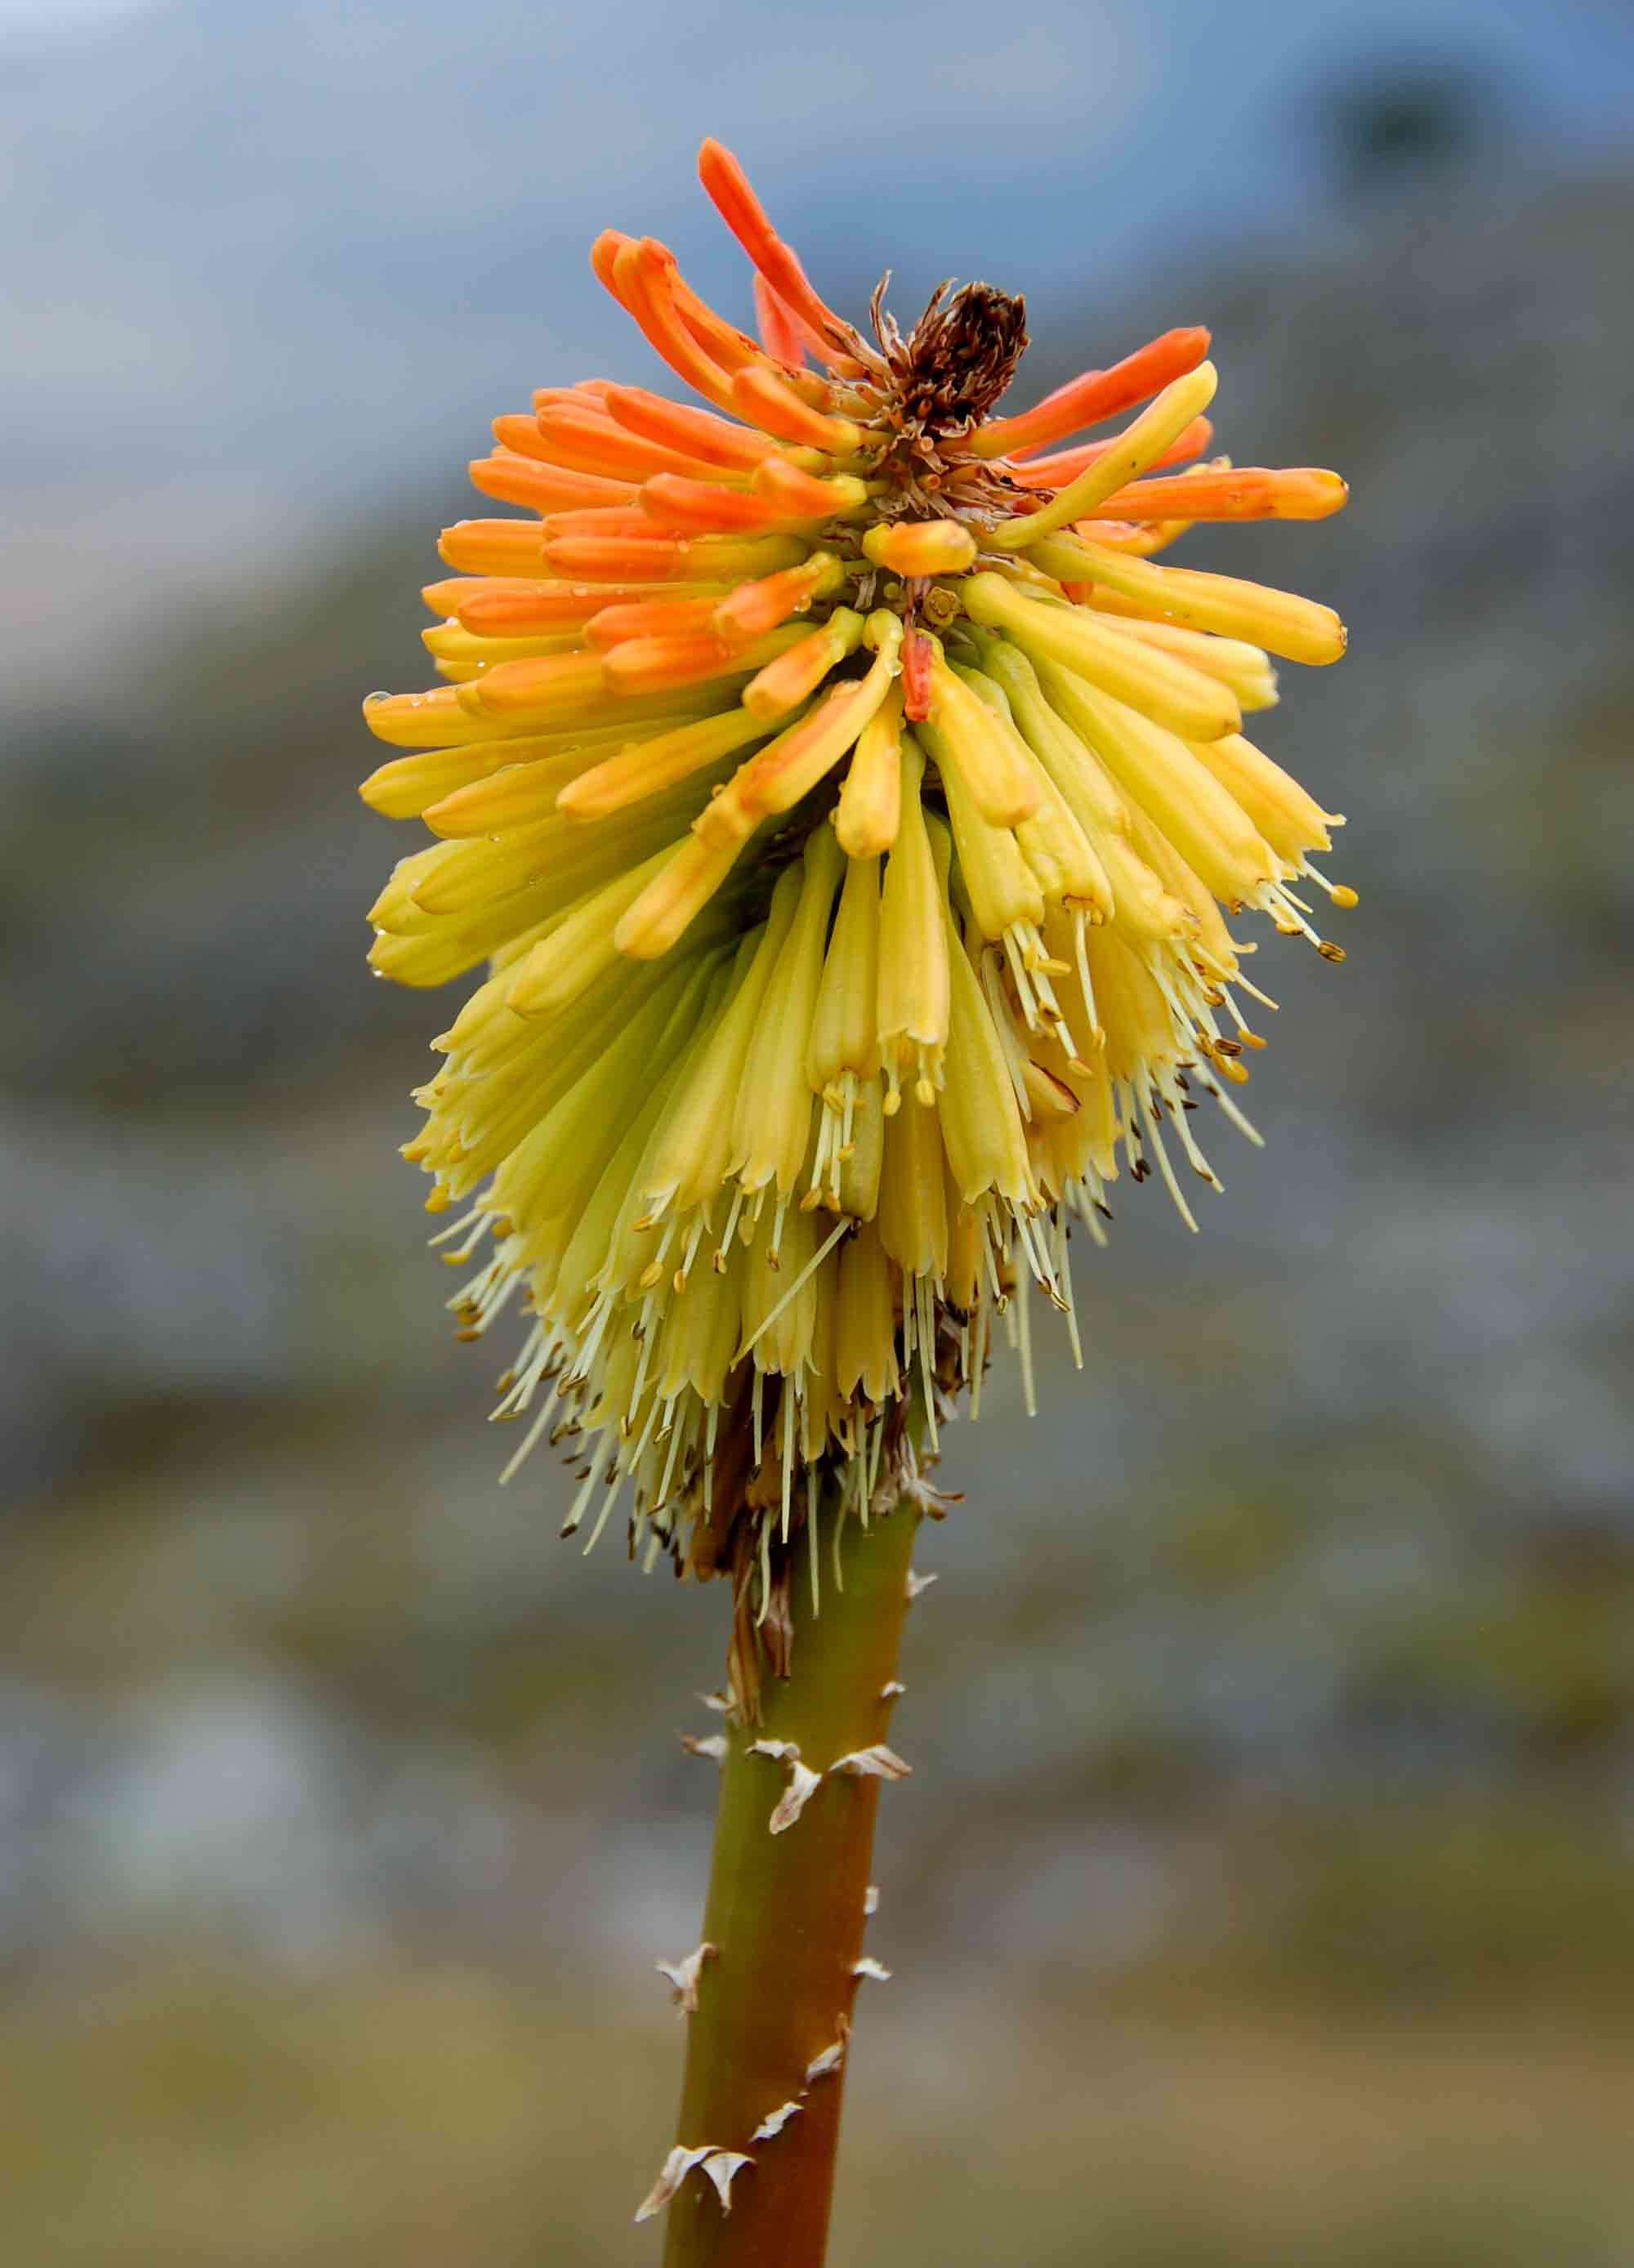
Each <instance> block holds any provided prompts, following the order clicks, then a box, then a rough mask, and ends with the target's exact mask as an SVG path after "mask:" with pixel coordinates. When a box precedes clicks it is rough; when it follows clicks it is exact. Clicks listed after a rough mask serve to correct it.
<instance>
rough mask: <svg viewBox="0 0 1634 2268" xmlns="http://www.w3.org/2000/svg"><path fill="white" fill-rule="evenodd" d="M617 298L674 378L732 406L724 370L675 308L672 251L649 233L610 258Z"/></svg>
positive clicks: (719, 404) (721, 404) (706, 397)
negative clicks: (612, 264) (637, 242)
mask: <svg viewBox="0 0 1634 2268" xmlns="http://www.w3.org/2000/svg"><path fill="white" fill-rule="evenodd" d="M613 272H614V281H615V285H616V287H617V291H618V296H619V298H620V299H621V301H622V304H623V305H624V306H625V307H626V308H628V310H629V313H630V314H631V315H633V316H634V318H635V320H636V321H637V324H638V325H639V326H640V328H641V331H642V334H643V335H644V337H645V339H646V342H647V343H648V345H649V346H650V347H651V349H652V350H653V352H654V353H655V354H656V355H658V356H659V357H661V359H662V360H663V361H665V362H666V363H667V364H668V365H669V366H670V368H671V369H672V370H673V372H674V373H675V375H676V377H677V378H679V379H681V380H682V381H683V383H685V384H686V385H688V386H689V387H691V388H692V390H693V392H694V393H695V394H702V395H703V399H704V400H705V401H712V402H714V403H715V404H716V406H717V408H718V409H730V408H731V407H732V386H731V380H730V379H729V377H728V375H727V373H726V372H725V371H724V370H723V369H722V368H721V366H720V365H719V364H718V363H717V362H715V361H714V360H712V359H711V357H710V355H709V354H708V352H707V351H706V350H705V349H704V348H703V346H702V345H700V343H699V342H698V339H697V337H696V334H695V333H693V332H692V331H690V330H688V328H687V326H686V324H685V323H684V322H682V320H681V316H680V314H679V313H677V311H676V306H675V301H674V293H673V278H674V277H675V276H677V275H678V274H679V272H680V271H679V269H677V267H676V262H675V255H674V254H673V252H671V251H670V250H669V248H668V247H667V246H666V245H662V244H659V242H658V241H657V239H655V238H653V237H650V236H646V237H643V238H642V239H641V241H640V243H639V244H626V245H623V246H622V247H620V250H619V253H618V256H617V258H616V260H615V262H614V270H613Z"/></svg>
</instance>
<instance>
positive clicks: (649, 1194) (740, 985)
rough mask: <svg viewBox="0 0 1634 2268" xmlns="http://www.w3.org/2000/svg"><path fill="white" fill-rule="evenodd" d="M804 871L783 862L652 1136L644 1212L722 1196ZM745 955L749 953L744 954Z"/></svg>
mask: <svg viewBox="0 0 1634 2268" xmlns="http://www.w3.org/2000/svg"><path fill="white" fill-rule="evenodd" d="M800 883H801V873H800V869H799V867H798V866H788V867H785V868H784V872H783V873H781V874H780V875H779V876H778V878H777V887H776V888H775V889H774V890H773V892H772V897H771V905H770V908H769V911H768V913H767V917H766V920H765V923H764V924H763V926H762V928H761V929H760V930H759V931H758V932H756V933H755V934H754V937H753V939H752V943H753V950H752V952H751V951H750V950H749V947H750V944H751V940H750V939H746V940H745V943H744V945H743V946H740V950H739V961H740V964H741V965H740V970H739V975H738V982H737V989H736V990H735V991H734V993H733V996H732V1001H731V1005H730V1006H729V1007H727V1008H726V1009H725V1010H724V1011H723V1012H722V1013H721V1014H720V1017H719V1019H718V1022H717V1024H716V1026H715V1028H714V1030H713V1031H712V1032H710V1034H709V1035H707V1037H706V1039H705V1040H704V1042H703V1044H702V1046H701V1047H700V1049H699V1051H698V1057H697V1061H696V1064H694V1065H693V1066H692V1067H691V1068H690V1070H689V1071H688V1074H687V1077H686V1079H685V1081H684V1082H683V1084H682V1085H681V1087H680V1088H679V1090H678V1092H677V1094H676V1100H675V1105H674V1108H673V1110H672V1111H671V1112H670V1113H669V1115H668V1116H667V1117H666V1119H665V1121H664V1123H662V1125H661V1126H659V1129H658V1130H657V1131H656V1132H655V1134H654V1136H653V1141H652V1147H651V1152H650V1154H649V1155H648V1156H647V1157H646V1158H645V1159H644V1160H643V1161H642V1167H641V1171H640V1174H639V1175H638V1176H637V1187H638V1189H639V1191H640V1195H641V1200H642V1210H643V1211H644V1213H645V1214H646V1215H648V1216H650V1217H651V1218H652V1219H658V1218H659V1217H660V1216H661V1215H663V1214H664V1213H666V1211H671V1210H672V1209H673V1210H674V1211H677V1212H681V1213H685V1212H688V1211H690V1210H691V1209H692V1208H693V1207H695V1206H708V1205H710V1204H713V1203H714V1201H715V1200H716V1198H717V1197H718V1194H719V1191H720V1187H721V1184H722V1182H724V1181H725V1178H726V1176H727V1175H728V1173H729V1172H730V1171H731V1164H732V1127H733V1116H734V1113H735V1110H736V1107H737V1101H738V1097H739V1095H740V1093H741V1091H742V1086H743V1079H744V1069H745V1065H746V1064H747V1060H748V1055H749V1049H750V1047H751V1045H752V1044H753V1042H754V1035H755V1033H756V1031H757V1029H758V1028H759V1027H760V1024H761V1020H762V1013H763V1011H764V1006H765V1001H766V994H767V990H768V989H769V986H770V983H771V980H772V976H773V973H774V971H775V970H776V969H777V966H778V964H779V962H780V961H781V960H782V957H783V953H784V946H785V945H786V943H787V941H788V937H789V932H790V931H791V928H792V927H793V924H794V915H795V909H796V907H797V906H798V905H799V898H800ZM746 956H747V959H746Z"/></svg>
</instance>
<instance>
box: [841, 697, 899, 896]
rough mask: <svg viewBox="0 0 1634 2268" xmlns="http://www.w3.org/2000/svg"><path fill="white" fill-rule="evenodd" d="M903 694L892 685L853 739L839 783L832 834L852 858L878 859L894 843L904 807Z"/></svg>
mask: <svg viewBox="0 0 1634 2268" xmlns="http://www.w3.org/2000/svg"><path fill="white" fill-rule="evenodd" d="M901 817H902V687H901V685H900V684H893V685H892V687H891V689H890V691H889V692H888V693H887V696H886V697H885V700H884V702H883V703H881V705H880V708H879V709H878V710H876V711H875V712H874V714H873V715H872V717H871V718H869V720H868V722H867V723H866V724H865V725H864V726H863V729H862V731H861V733H859V734H858V736H857V746H856V747H854V748H853V749H852V751H851V761H850V766H849V768H848V770H847V771H846V775H845V777H844V779H843V781H842V782H841V784H840V803H839V808H838V810H837V812H836V813H835V822H834V824H835V833H836V834H837V836H839V838H840V848H841V849H842V850H843V851H845V853H846V854H847V856H848V857H850V858H877V857H878V856H879V855H880V852H881V851H888V850H889V849H890V847H891V845H892V843H894V842H895V840H896V829H897V827H898V824H899V823H900V821H901Z"/></svg>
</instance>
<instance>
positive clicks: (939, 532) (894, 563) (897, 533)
mask: <svg viewBox="0 0 1634 2268" xmlns="http://www.w3.org/2000/svg"><path fill="white" fill-rule="evenodd" d="M863 549H864V550H865V552H866V553H867V555H868V556H869V558H870V559H872V561H873V563H874V565H875V566H876V567H884V568H886V569H887V570H888V571H889V572H890V573H891V574H893V575H908V576H916V575H962V574H963V573H964V571H965V570H966V568H967V567H968V566H969V565H971V563H973V561H974V560H975V536H973V535H972V534H971V533H970V531H969V529H968V527H961V525H960V523H959V522H958V520H956V519H916V520H907V519H898V520H893V521H892V522H891V523H890V524H889V525H888V526H887V527H871V528H869V530H868V531H867V533H866V534H865V535H864V537H863Z"/></svg>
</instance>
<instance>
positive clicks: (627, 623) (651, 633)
mask: <svg viewBox="0 0 1634 2268" xmlns="http://www.w3.org/2000/svg"><path fill="white" fill-rule="evenodd" d="M716 605H717V601H716V600H713V599H681V598H667V597H663V596H656V597H652V598H644V599H633V600H623V601H622V602H620V603H618V604H616V605H614V606H609V607H604V608H602V609H601V610H600V613H599V614H597V615H594V616H593V618H592V619H591V620H590V621H589V622H586V623H585V637H586V639H587V640H588V642H589V643H590V644H592V645H593V646H594V647H595V648H596V649H597V651H598V652H600V653H607V652H610V651H611V649H612V648H613V647H614V646H615V645H622V644H624V642H625V640H626V639H627V638H664V637H707V636H711V635H713V636H718V635H719V633H718V631H717V630H716V629H715V609H716Z"/></svg>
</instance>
